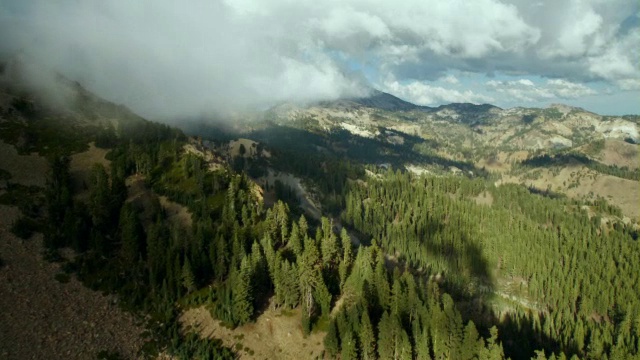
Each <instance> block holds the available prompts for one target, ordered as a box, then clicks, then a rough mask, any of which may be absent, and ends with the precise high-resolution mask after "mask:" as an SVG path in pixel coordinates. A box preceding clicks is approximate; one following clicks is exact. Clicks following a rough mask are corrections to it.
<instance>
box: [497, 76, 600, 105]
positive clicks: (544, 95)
mask: <svg viewBox="0 0 640 360" xmlns="http://www.w3.org/2000/svg"><path fill="white" fill-rule="evenodd" d="M486 85H487V87H489V88H490V89H492V90H494V91H496V92H498V93H500V94H505V95H508V96H510V97H512V98H514V99H517V100H520V101H522V102H527V103H535V102H545V101H549V100H554V99H577V98H580V97H583V96H588V95H595V94H597V92H596V91H595V90H594V89H592V88H590V87H588V86H586V85H583V84H578V83H573V82H571V81H568V80H564V79H550V80H547V81H546V83H544V84H540V85H536V84H535V83H534V82H533V81H531V80H529V79H519V80H511V81H498V80H489V81H487V83H486Z"/></svg>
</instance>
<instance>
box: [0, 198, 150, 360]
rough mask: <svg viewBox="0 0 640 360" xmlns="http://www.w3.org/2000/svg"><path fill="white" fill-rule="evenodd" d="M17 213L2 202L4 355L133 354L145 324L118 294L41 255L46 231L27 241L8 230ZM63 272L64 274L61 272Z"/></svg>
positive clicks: (0, 340) (0, 341) (0, 324)
mask: <svg viewBox="0 0 640 360" xmlns="http://www.w3.org/2000/svg"><path fill="white" fill-rule="evenodd" d="M18 216H19V211H18V210H16V209H15V208H13V207H8V206H3V205H0V219H2V220H1V222H0V257H1V258H2V260H3V261H4V263H5V265H4V266H3V267H2V268H0V309H2V310H1V311H0V358H1V359H7V360H11V359H16V360H22V359H95V358H96V355H97V354H98V352H100V351H110V352H117V353H119V354H120V355H121V356H123V357H125V358H127V359H135V358H136V357H137V355H136V354H137V352H138V350H139V349H140V348H141V346H142V343H143V340H142V337H141V333H142V331H143V328H142V327H141V326H139V325H138V324H137V322H136V320H135V319H134V317H133V316H132V315H130V314H127V313H124V312H123V311H122V310H120V309H119V308H118V306H117V305H115V303H116V301H115V300H116V298H115V297H113V296H103V295H102V294H101V293H99V292H95V291H92V290H89V289H88V288H86V287H84V286H83V285H82V283H80V282H79V281H77V280H76V279H75V278H74V277H73V276H70V277H68V278H66V277H64V278H65V281H66V279H68V282H61V281H59V280H56V278H55V276H56V274H60V273H61V269H60V265H59V264H55V263H49V262H47V261H45V260H44V259H43V258H42V255H41V254H42V251H43V247H42V236H41V235H39V234H38V235H35V236H34V237H33V238H32V239H30V240H27V241H24V240H21V239H19V238H16V237H15V236H14V235H13V234H11V233H10V232H9V231H8V227H9V226H10V224H11V222H12V221H13V220H15V219H16V218H17V217H18ZM59 277H60V276H59Z"/></svg>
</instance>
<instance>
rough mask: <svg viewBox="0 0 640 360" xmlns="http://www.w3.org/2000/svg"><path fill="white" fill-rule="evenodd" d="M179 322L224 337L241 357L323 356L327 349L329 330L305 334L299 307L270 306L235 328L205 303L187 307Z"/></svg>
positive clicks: (193, 328) (211, 335) (202, 332)
mask: <svg viewBox="0 0 640 360" xmlns="http://www.w3.org/2000/svg"><path fill="white" fill-rule="evenodd" d="M180 322H181V323H182V325H183V329H184V330H186V331H189V330H191V331H197V332H198V333H199V334H200V335H201V336H202V337H209V338H216V339H221V340H222V342H223V343H224V345H226V346H228V347H231V348H233V349H234V350H236V351H237V352H238V354H239V355H240V359H292V360H294V359H295V360H297V359H314V358H321V356H322V353H323V351H324V350H323V349H324V346H323V340H324V336H325V335H326V333H325V332H317V333H312V334H311V335H309V336H308V337H306V338H305V337H304V335H303V333H302V328H301V324H300V311H299V310H297V309H296V310H289V311H281V310H273V309H272V308H271V307H269V309H268V310H266V311H265V312H264V313H263V314H262V315H260V316H259V317H258V319H257V320H256V322H255V323H251V324H247V325H244V326H240V327H238V328H236V329H233V330H231V329H229V328H226V327H224V326H222V325H221V324H220V322H219V321H218V320H215V319H214V318H213V317H211V314H210V313H209V311H208V310H207V309H205V308H204V307H199V308H195V309H190V310H187V311H185V312H184V314H182V316H181V317H180ZM238 344H241V345H238ZM238 349H240V350H238Z"/></svg>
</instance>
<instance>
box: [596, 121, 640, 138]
mask: <svg viewBox="0 0 640 360" xmlns="http://www.w3.org/2000/svg"><path fill="white" fill-rule="evenodd" d="M596 131H598V132H599V133H601V134H602V135H604V137H605V138H613V139H627V138H629V139H633V141H634V142H636V143H637V142H638V140H640V137H639V136H638V125H636V124H633V123H632V122H630V121H626V120H623V119H616V120H614V121H611V122H604V123H600V124H598V125H597V126H596Z"/></svg>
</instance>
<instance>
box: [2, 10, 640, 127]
mask: <svg viewBox="0 0 640 360" xmlns="http://www.w3.org/2000/svg"><path fill="white" fill-rule="evenodd" d="M637 17H638V15H637V6H636V5H634V3H633V2H629V1H628V0H608V1H602V0H544V1H541V2H537V3H533V2H531V1H526V0H511V1H509V2H508V3H505V2H504V1H500V0H477V1H473V2H469V1H463V0H453V1H445V2H443V1H440V0H405V1H402V2H390V1H385V0H326V1H322V2H318V1H314V0H298V1H291V0H212V1H211V0H193V1H189V2H185V3H178V2H174V1H169V0H153V1H152V0H141V1H137V2H124V1H118V2H116V1H112V2H104V1H97V0H84V1H77V0H59V1H49V0H33V1H29V2H26V1H21V0H0V32H2V34H3V41H2V42H0V50H2V51H4V52H5V53H8V54H11V53H15V52H21V53H22V54H24V55H25V56H28V57H31V58H33V59H35V60H36V61H38V62H40V63H42V64H44V65H45V66H46V67H49V68H52V69H55V70H56V71H59V72H61V73H63V74H65V75H66V76H68V77H70V78H72V79H74V80H78V81H80V82H81V83H83V84H84V85H85V86H87V87H89V88H90V89H91V90H93V91H95V92H97V93H98V94H100V95H102V96H104V97H106V98H108V99H110V100H113V101H116V102H119V103H123V104H126V105H128V106H130V107H131V108H133V109H134V110H136V111H138V112H141V113H142V114H143V115H146V116H150V117H154V118H161V119H170V118H173V117H186V116H199V115H206V114H208V113H211V112H216V111H224V110H235V109H243V108H251V107H253V108H256V107H258V108H263V107H266V106H270V105H272V104H275V103H278V102H282V101H300V102H306V101H314V100H330V99H335V98H339V97H350V96H362V95H365V94H366V93H367V92H368V89H369V88H370V87H378V88H381V89H382V90H387V91H396V95H400V96H404V97H405V98H407V99H409V100H413V101H416V102H419V103H422V104H434V103H436V102H448V101H471V102H484V101H490V100H491V99H492V98H493V95H491V94H493V93H496V92H500V93H501V94H502V95H509V96H513V99H534V100H535V99H548V98H549V97H550V96H553V97H559V98H565V99H570V98H573V96H585V94H587V95H590V94H592V93H590V92H589V91H590V90H589V89H591V88H590V87H589V85H588V84H587V85H585V84H586V83H587V82H594V81H600V82H604V83H606V84H607V86H610V87H611V88H612V89H613V91H614V92H615V91H618V92H620V91H625V90H632V91H637V90H638V89H640V71H639V70H638V66H637V59H638V58H640V54H638V44H639V43H640V28H639V26H638V20H637ZM357 69H368V71H367V73H366V74H364V73H361V72H360V70H357ZM452 72H454V73H471V74H476V75H481V76H494V75H495V74H507V75H509V76H518V77H520V78H521V79H522V81H523V82H521V83H518V84H509V83H501V84H496V85H495V86H487V87H486V88H488V90H487V91H488V92H486V93H482V91H483V89H479V88H474V89H468V88H467V89H463V88H461V86H462V84H461V81H460V79H458V78H457V77H454V76H452V75H451V73H452ZM527 77H536V78H547V79H564V80H562V81H565V82H566V83H562V84H557V83H555V82H554V81H556V80H549V82H548V83H545V84H543V85H539V84H538V85H536V84H533V82H531V80H528V79H527ZM389 79H391V80H389ZM527 80H528V81H530V82H531V84H526V83H525V82H526V81H527ZM484 90H486V89H484ZM591 91H593V90H591ZM580 94H582V95H580ZM496 100H497V101H501V98H496Z"/></svg>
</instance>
